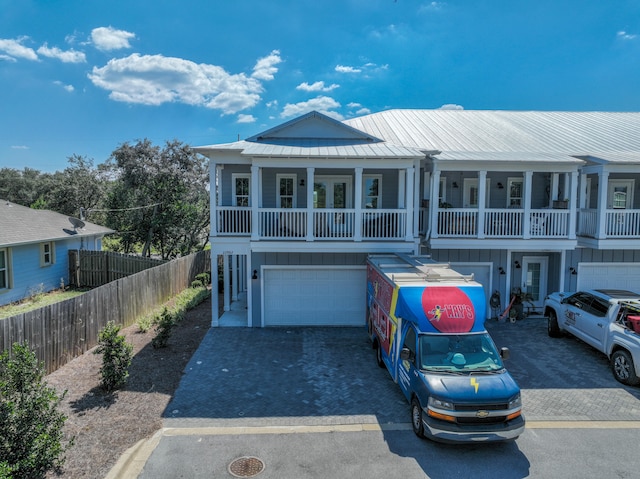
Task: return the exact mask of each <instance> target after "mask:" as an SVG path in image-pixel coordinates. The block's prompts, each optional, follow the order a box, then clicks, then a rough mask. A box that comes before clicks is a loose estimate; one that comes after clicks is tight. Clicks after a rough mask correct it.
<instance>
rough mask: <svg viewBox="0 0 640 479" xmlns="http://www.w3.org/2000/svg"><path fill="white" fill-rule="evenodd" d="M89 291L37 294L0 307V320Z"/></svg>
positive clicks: (59, 291) (58, 291) (76, 290)
mask: <svg viewBox="0 0 640 479" xmlns="http://www.w3.org/2000/svg"><path fill="white" fill-rule="evenodd" d="M87 291H89V290H88V289H85V288H81V289H69V290H55V291H51V292H49V293H38V294H35V295H33V296H32V297H30V298H27V299H24V300H22V301H19V302H16V303H11V304H7V305H5V306H0V319H4V318H9V317H11V316H15V315H16V314H22V313H26V312H28V311H32V310H34V309H38V308H43V307H45V306H48V305H50V304H53V303H59V302H60V301H64V300H66V299H71V298H75V297H76V296H80V295H81V294H84V293H86V292H87Z"/></svg>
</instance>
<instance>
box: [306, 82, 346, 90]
mask: <svg viewBox="0 0 640 479" xmlns="http://www.w3.org/2000/svg"><path fill="white" fill-rule="evenodd" d="M336 88H340V85H336V84H335V83H332V84H331V85H329V86H325V84H324V82H323V81H317V82H315V83H312V84H311V85H309V84H308V83H307V82H303V83H300V85H298V86H297V87H296V90H302V91H332V90H335V89H336Z"/></svg>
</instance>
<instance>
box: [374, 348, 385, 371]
mask: <svg viewBox="0 0 640 479" xmlns="http://www.w3.org/2000/svg"><path fill="white" fill-rule="evenodd" d="M376 346H377V348H376V363H378V367H379V368H383V367H384V361H383V360H382V346H380V343H377V344H376Z"/></svg>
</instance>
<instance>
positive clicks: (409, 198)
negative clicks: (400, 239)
mask: <svg viewBox="0 0 640 479" xmlns="http://www.w3.org/2000/svg"><path fill="white" fill-rule="evenodd" d="M415 171H416V170H415V168H414V167H411V168H407V170H406V174H405V177H406V179H405V182H404V185H405V188H406V192H405V201H404V209H405V211H406V223H407V231H406V235H405V238H406V240H407V241H411V240H413V191H414V190H413V186H414V184H413V175H414V173H415ZM400 176H402V175H400Z"/></svg>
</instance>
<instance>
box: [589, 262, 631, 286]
mask: <svg viewBox="0 0 640 479" xmlns="http://www.w3.org/2000/svg"><path fill="white" fill-rule="evenodd" d="M607 288H608V289H626V290H628V291H633V292H635V293H640V263H579V264H578V287H577V289H578V290H579V291H580V290H584V289H607Z"/></svg>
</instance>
